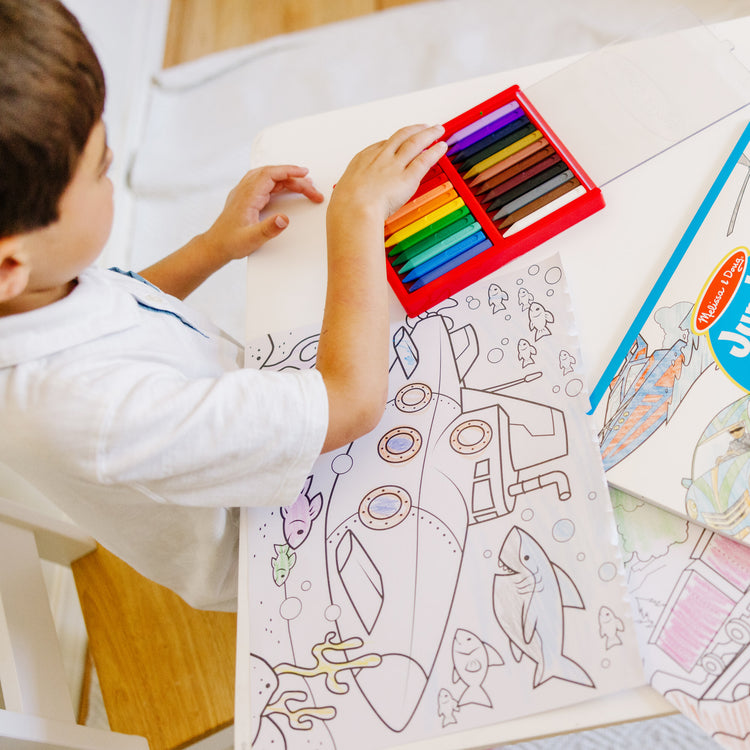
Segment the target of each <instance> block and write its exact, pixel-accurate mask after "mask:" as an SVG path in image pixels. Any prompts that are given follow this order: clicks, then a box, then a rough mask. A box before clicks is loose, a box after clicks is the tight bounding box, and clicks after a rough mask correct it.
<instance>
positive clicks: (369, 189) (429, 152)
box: [329, 125, 447, 221]
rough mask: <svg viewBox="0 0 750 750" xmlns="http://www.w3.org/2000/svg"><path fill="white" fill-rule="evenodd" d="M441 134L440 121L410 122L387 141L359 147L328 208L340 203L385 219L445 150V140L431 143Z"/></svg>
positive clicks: (400, 203)
mask: <svg viewBox="0 0 750 750" xmlns="http://www.w3.org/2000/svg"><path fill="white" fill-rule="evenodd" d="M442 134H443V126H442V125H434V126H432V127H427V126H426V125H409V126H407V127H405V128H401V129H400V130H398V131H396V132H395V133H394V134H393V135H392V136H391V137H390V138H389V139H388V140H387V141H381V142H379V143H375V144H373V145H372V146H368V147H367V148H366V149H364V150H363V151H360V153H359V154H357V155H356V156H355V157H354V158H353V159H352V161H351V162H350V163H349V166H348V167H347V168H346V171H345V172H344V174H343V175H342V177H341V179H340V180H339V181H338V183H337V184H336V188H335V190H334V191H333V195H332V197H331V208H332V209H333V210H334V211H336V210H337V208H338V205H339V204H341V203H344V204H345V206H346V209H350V208H352V207H353V206H355V207H359V208H368V209H372V210H373V211H377V212H378V215H379V217H380V216H382V220H383V221H385V219H387V218H388V217H389V216H390V215H391V214H392V213H393V212H394V211H396V210H398V209H399V208H400V207H401V206H402V205H403V204H404V203H405V202H406V201H407V200H409V198H411V196H412V195H413V194H414V193H415V192H416V190H417V187H419V183H420V182H421V180H422V178H423V177H424V175H425V174H426V173H427V171H428V170H429V169H430V167H432V166H433V164H435V162H437V160H438V159H439V158H440V157H441V156H442V155H443V154H444V153H445V151H446V148H447V146H446V144H445V142H444V141H438V142H437V143H433V142H434V141H435V140H436V139H437V138H439V137H440V136H441V135H442ZM430 144H432V145H430ZM329 210H330V209H329Z"/></svg>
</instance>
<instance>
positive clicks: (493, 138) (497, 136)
mask: <svg viewBox="0 0 750 750" xmlns="http://www.w3.org/2000/svg"><path fill="white" fill-rule="evenodd" d="M529 125H530V126H531V128H528V126H529ZM524 127H525V128H527V130H526V132H525V133H524V135H526V133H530V132H531V131H532V130H533V129H534V128H535V127H536V126H535V125H534V124H533V123H532V122H531V120H529V118H528V117H527V116H526V115H522V116H521V117H518V118H516V119H515V120H513V121H512V122H510V123H509V124H507V125H505V126H503V127H501V128H498V129H497V130H493V131H492V132H490V133H488V134H487V135H486V136H485V137H484V138H481V139H480V140H478V141H476V142H475V143H473V144H471V145H470V146H467V147H466V148H462V149H457V150H456V151H454V152H453V153H451V154H447V156H448V158H449V159H450V160H451V162H453V163H454V164H460V163H461V162H463V161H466V160H467V159H468V158H469V157H471V156H474V154H478V153H479V152H480V151H482V149H485V148H487V147H488V146H491V145H492V144H493V143H497V142H498V141H499V140H501V139H502V138H505V137H507V136H509V135H511V134H512V133H515V132H517V131H519V130H521V129H523V128H524ZM519 137H520V136H519Z"/></svg>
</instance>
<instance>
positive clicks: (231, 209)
mask: <svg viewBox="0 0 750 750" xmlns="http://www.w3.org/2000/svg"><path fill="white" fill-rule="evenodd" d="M307 171H308V170H307V169H306V168H305V167H297V166H294V165H291V164H286V165H278V166H270V167H259V168H258V169H252V170H250V171H249V172H248V173H247V174H246V175H245V176H244V177H243V178H242V179H241V180H240V182H239V184H238V185H237V186H236V187H235V188H234V189H233V190H232V191H231V192H230V193H229V195H228V196H227V200H226V203H225V204H224V209H223V210H222V212H221V214H220V215H219V217H218V218H217V219H216V221H215V222H214V223H213V225H212V226H211V228H210V229H209V230H208V231H207V232H206V234H205V239H206V240H207V241H208V242H209V243H210V244H211V246H212V247H214V248H216V249H217V250H218V251H220V252H221V253H222V254H223V255H224V256H225V260H226V261H229V260H234V259H237V258H244V257H246V256H248V255H250V254H251V253H253V252H254V251H255V250H257V249H258V248H259V247H260V246H261V245H263V244H264V243H265V242H266V240H269V239H271V238H272V237H275V236H276V235H278V234H281V232H283V231H284V229H285V228H286V227H287V225H288V224H289V219H288V218H287V217H286V216H285V215H284V214H273V215H272V216H268V217H266V218H265V219H263V220H262V221H261V219H260V212H261V211H262V210H263V209H264V208H265V207H266V206H267V205H268V203H269V201H270V200H271V197H272V196H273V195H275V194H276V193H280V192H283V191H287V192H291V193H299V194H300V195H304V196H305V197H306V198H309V199H310V200H311V201H313V202H314V203H321V202H322V201H323V195H322V193H320V192H319V191H318V190H317V189H316V188H315V187H314V186H313V184H312V181H311V180H310V178H308V177H307Z"/></svg>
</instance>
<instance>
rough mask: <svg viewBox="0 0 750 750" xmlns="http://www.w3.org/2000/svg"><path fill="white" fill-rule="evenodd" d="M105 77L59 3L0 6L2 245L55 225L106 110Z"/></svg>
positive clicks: (44, 0) (18, 0)
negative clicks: (89, 141) (86, 148)
mask: <svg viewBox="0 0 750 750" xmlns="http://www.w3.org/2000/svg"><path fill="white" fill-rule="evenodd" d="M104 95H105V85H104V75H103V73H102V69H101V66H100V65H99V61H98V60H97V57H96V54H95V53H94V50H93V49H92V47H91V45H90V43H89V41H88V40H87V38H86V36H85V35H84V33H83V31H82V30H81V27H80V25H79V24H78V21H77V20H76V18H75V17H74V16H73V15H72V14H71V13H70V12H69V11H68V10H67V9H66V8H65V7H64V6H63V5H62V4H61V3H59V2H58V1H57V0H0V238H3V237H9V236H12V235H16V234H19V233H23V232H28V231H30V230H34V229H39V228H42V227H45V226H47V225H49V224H51V223H53V222H54V221H56V220H57V219H58V208H59V202H60V198H61V196H62V194H63V192H64V190H65V188H66V187H67V186H68V184H69V183H70V181H71V179H72V177H73V174H74V172H75V169H76V166H77V164H78V161H79V158H80V156H81V154H82V152H83V150H84V147H85V145H86V142H87V140H88V138H89V135H90V133H91V131H92V130H93V128H94V125H96V124H97V123H98V122H99V120H100V119H101V116H102V112H103V109H104Z"/></svg>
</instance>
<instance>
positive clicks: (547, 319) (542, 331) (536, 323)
mask: <svg viewBox="0 0 750 750" xmlns="http://www.w3.org/2000/svg"><path fill="white" fill-rule="evenodd" d="M554 322H555V316H554V315H553V314H552V313H551V312H550V311H549V310H547V309H546V308H545V307H544V306H543V305H540V304H539V303H538V302H532V303H531V304H530V305H529V330H530V331H534V341H539V339H540V338H542V336H549V335H551V333H552V331H550V329H549V324H550V323H554Z"/></svg>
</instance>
